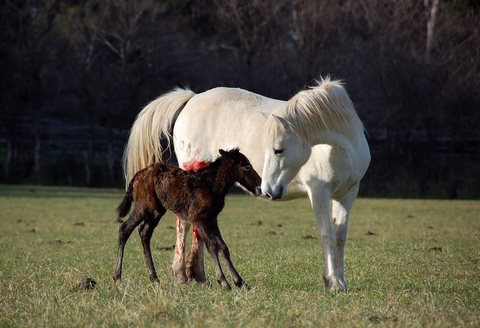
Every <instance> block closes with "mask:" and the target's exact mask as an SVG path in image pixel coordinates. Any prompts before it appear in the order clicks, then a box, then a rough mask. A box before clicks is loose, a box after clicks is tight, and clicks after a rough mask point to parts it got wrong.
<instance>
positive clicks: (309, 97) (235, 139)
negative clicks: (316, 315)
mask: <svg viewBox="0 0 480 328" xmlns="http://www.w3.org/2000/svg"><path fill="white" fill-rule="evenodd" d="M161 136H163V137H164V138H167V141H168V144H167V145H166V147H162V144H161V142H160V141H161V140H160V139H161ZM172 139H173V147H174V151H175V153H176V156H177V159H178V163H179V165H180V167H182V168H184V169H187V170H198V169H200V168H202V167H203V166H205V165H208V163H210V162H213V161H214V160H215V159H216V157H217V156H218V149H233V148H237V147H238V148H240V150H241V151H242V152H243V153H244V154H245V155H246V156H247V157H248V158H249V159H250V161H251V163H252V165H253V167H254V168H255V170H256V171H257V172H262V174H261V176H262V193H263V195H264V196H265V197H267V198H269V199H272V200H278V199H281V200H287V199H292V198H298V197H304V196H308V197H309V199H310V202H311V205H312V208H313V212H314V214H315V217H316V220H317V224H318V228H319V231H320V238H321V244H322V247H323V258H324V273H323V280H324V283H325V288H326V290H337V291H344V290H347V289H348V285H347V283H346V282H345V278H344V247H345V241H346V236H347V227H348V219H349V214H350V210H351V208H352V205H353V202H354V200H355V198H356V197H357V194H358V189H359V183H360V180H361V179H362V177H363V176H364V174H365V172H366V170H367V168H368V166H369V163H370V151H369V147H368V144H367V141H366V138H365V134H364V128H363V124H362V122H361V120H360V119H359V117H358V115H357V113H356V111H355V109H354V106H353V104H352V102H351V100H350V98H349V96H348V94H347V92H346V91H345V89H344V87H343V86H342V84H341V83H340V82H339V81H332V80H330V78H328V77H327V78H325V79H321V80H320V81H319V82H318V85H316V86H313V87H311V88H309V89H307V90H304V91H301V92H299V93H297V94H296V95H295V96H293V97H292V98H291V99H290V100H288V101H280V100H275V99H271V98H267V97H264V96H261V95H258V94H254V93H252V92H249V91H245V90H242V89H233V88H214V89H211V90H208V91H205V92H203V93H200V94H195V93H193V92H192V91H190V90H188V89H179V88H177V89H175V90H173V91H171V92H169V93H166V94H164V95H162V96H160V97H159V98H157V99H156V100H154V101H152V102H151V103H150V104H148V105H147V106H146V107H145V108H144V109H143V110H142V111H141V112H140V113H139V114H138V117H137V119H136V121H135V123H134V124H133V127H132V130H131V132H130V137H129V140H128V144H127V147H126V149H125V154H124V170H125V175H126V181H130V180H131V177H132V176H133V174H134V173H135V172H137V171H139V170H140V169H142V168H144V167H146V166H147V165H149V164H151V163H152V162H154V161H161V160H162V154H163V152H165V151H166V148H167V147H170V146H171V140H172ZM330 202H331V212H330ZM189 228H190V226H188V225H183V226H182V224H181V223H180V221H179V220H178V218H177V241H176V245H175V256H174V260H173V266H172V271H173V272H172V273H173V276H174V278H175V280H176V281H177V282H179V283H185V282H187V281H188V279H195V280H196V281H198V282H202V283H209V281H208V279H207V278H206V276H205V273H204V267H203V248H204V247H203V246H204V245H203V241H202V240H201V239H199V237H198V234H197V233H196V231H195V227H193V232H192V246H191V249H190V252H189V254H188V257H187V260H186V261H185V257H184V252H185V237H186V233H187V232H188V230H189Z"/></svg>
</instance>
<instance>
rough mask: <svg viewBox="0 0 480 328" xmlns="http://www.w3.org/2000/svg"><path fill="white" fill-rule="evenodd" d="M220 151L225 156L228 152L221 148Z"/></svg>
mask: <svg viewBox="0 0 480 328" xmlns="http://www.w3.org/2000/svg"><path fill="white" fill-rule="evenodd" d="M218 151H219V152H220V155H222V156H225V155H226V154H227V152H226V151H225V150H223V149H219V150H218Z"/></svg>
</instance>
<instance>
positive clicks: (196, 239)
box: [186, 226, 210, 285]
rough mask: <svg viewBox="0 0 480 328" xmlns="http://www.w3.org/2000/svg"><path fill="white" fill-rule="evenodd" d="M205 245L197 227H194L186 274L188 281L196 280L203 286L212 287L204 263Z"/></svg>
mask: <svg viewBox="0 0 480 328" xmlns="http://www.w3.org/2000/svg"><path fill="white" fill-rule="evenodd" d="M204 245H205V243H204V242H203V239H202V237H200V235H199V234H198V232H197V228H195V226H193V227H192V244H191V245H190V251H189V252H188V256H187V263H186V264H187V266H186V273H187V277H188V279H195V281H196V282H199V283H201V284H206V285H210V281H209V280H208V278H207V276H206V275H205V263H204V254H203V250H204Z"/></svg>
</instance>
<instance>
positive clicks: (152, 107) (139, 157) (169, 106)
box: [123, 88, 195, 183]
mask: <svg viewBox="0 0 480 328" xmlns="http://www.w3.org/2000/svg"><path fill="white" fill-rule="evenodd" d="M194 95H195V93H194V92H193V91H191V90H189V89H181V88H176V89H174V90H172V91H170V92H168V93H166V94H164V95H162V96H160V97H158V98H157V99H155V100H154V101H152V102H151V103H149V104H148V105H147V106H145V108H144V109H142V111H141V112H140V113H139V114H138V116H137V119H136V120H135V122H134V123H133V126H132V129H131V131H130V137H129V139H128V143H127V146H126V147H125V152H124V154H123V171H124V174H125V179H126V181H127V183H128V181H130V180H131V179H132V177H133V175H134V174H135V173H136V172H138V171H139V170H141V169H143V168H144V167H146V166H148V165H150V164H152V163H153V162H161V161H162V154H163V153H164V152H165V150H166V149H168V148H170V144H171V139H172V129H173V125H174V123H175V120H176V119H177V117H178V115H179V114H180V112H181V111H182V109H183V108H184V107H185V105H186V103H187V102H188V101H189V100H190V99H191V98H192V97H193V96H194ZM162 136H164V137H165V138H166V141H167V146H166V147H165V149H163V147H162V145H161V142H160V141H161V139H160V138H161V137H162Z"/></svg>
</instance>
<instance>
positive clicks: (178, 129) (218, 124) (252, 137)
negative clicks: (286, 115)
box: [173, 87, 283, 172]
mask: <svg viewBox="0 0 480 328" xmlns="http://www.w3.org/2000/svg"><path fill="white" fill-rule="evenodd" d="M282 103H283V102H282V101H280V100H275V99H271V98H267V97H264V96H261V95H258V94H255V93H253V92H249V91H246V90H242V89H237V88H225V87H219V88H214V89H211V90H208V91H205V92H203V93H200V94H197V95H196V96H195V97H193V98H192V99H191V100H190V101H189V102H188V103H187V105H186V106H185V108H184V109H183V111H182V112H181V113H180V115H179V116H178V118H177V121H176V122H175V127H174V131H173V135H174V146H175V151H176V154H177V158H178V160H179V164H180V165H181V166H183V163H185V162H190V161H192V160H195V161H201V162H212V161H213V160H215V158H216V157H217V156H218V150H219V149H225V150H230V149H233V148H240V150H241V151H242V152H243V153H244V154H245V155H246V156H247V157H248V158H249V159H250V161H251V162H252V165H253V167H254V168H255V169H256V170H257V171H259V172H261V169H260V168H261V166H262V165H263V158H262V155H261V154H257V152H256V148H260V147H255V146H258V142H259V141H261V132H262V131H261V127H262V124H263V122H264V121H265V117H264V114H269V113H271V112H272V111H273V110H274V109H275V108H276V107H277V106H280V105H281V104H282ZM262 113H264V114H262Z"/></svg>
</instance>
